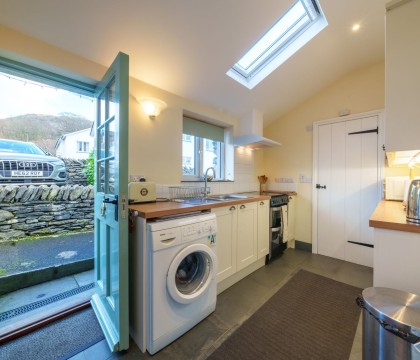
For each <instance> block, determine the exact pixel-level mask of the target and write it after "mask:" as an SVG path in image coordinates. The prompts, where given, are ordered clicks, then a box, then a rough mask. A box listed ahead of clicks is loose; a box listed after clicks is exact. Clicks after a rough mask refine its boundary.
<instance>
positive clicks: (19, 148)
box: [0, 141, 45, 155]
mask: <svg viewBox="0 0 420 360" xmlns="http://www.w3.org/2000/svg"><path fill="white" fill-rule="evenodd" d="M0 151H2V152H9V153H20V154H36V155H45V152H44V151H42V150H41V149H40V148H38V147H37V146H36V145H34V144H30V143H20V142H15V141H0Z"/></svg>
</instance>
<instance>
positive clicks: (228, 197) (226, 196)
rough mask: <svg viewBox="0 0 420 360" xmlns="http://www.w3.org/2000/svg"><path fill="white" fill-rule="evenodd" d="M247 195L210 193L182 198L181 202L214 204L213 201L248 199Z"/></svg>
mask: <svg viewBox="0 0 420 360" xmlns="http://www.w3.org/2000/svg"><path fill="white" fill-rule="evenodd" d="M248 198H249V196H246V195H238V194H224V195H211V196H207V197H206V198H192V199H184V200H183V202H184V203H186V204H193V205H201V204H214V203H215V202H220V201H229V200H240V199H248Z"/></svg>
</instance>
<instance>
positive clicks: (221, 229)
mask: <svg viewBox="0 0 420 360" xmlns="http://www.w3.org/2000/svg"><path fill="white" fill-rule="evenodd" d="M265 203H267V204H268V201H267V200H266V201H265ZM258 204H259V203H257V202H252V203H245V204H239V205H232V206H225V207H221V208H215V209H212V212H214V213H215V215H216V218H217V245H216V248H217V282H218V283H220V282H221V281H223V280H225V279H227V278H229V277H231V276H232V275H234V274H236V273H237V272H239V271H241V270H242V269H244V268H246V267H247V266H249V265H251V264H253V263H254V262H256V261H257V260H258ZM264 205H265V204H264ZM260 214H261V215H262V214H263V212H260ZM261 219H262V221H263V222H265V221H267V227H266V231H267V234H266V245H265V246H266V247H267V250H266V251H267V252H268V208H267V213H266V217H261ZM261 241H262V240H261Z"/></svg>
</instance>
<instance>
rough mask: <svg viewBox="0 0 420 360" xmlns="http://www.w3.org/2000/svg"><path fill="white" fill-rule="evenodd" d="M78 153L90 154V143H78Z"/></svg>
mask: <svg viewBox="0 0 420 360" xmlns="http://www.w3.org/2000/svg"><path fill="white" fill-rule="evenodd" d="M77 152H79V153H88V152H89V142H88V141H77Z"/></svg>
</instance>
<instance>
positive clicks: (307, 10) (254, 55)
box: [226, 0, 328, 89]
mask: <svg viewBox="0 0 420 360" xmlns="http://www.w3.org/2000/svg"><path fill="white" fill-rule="evenodd" d="M327 25H328V23H327V20H326V19H325V17H324V15H323V13H322V11H321V7H320V6H319V4H318V2H317V0H298V1H296V2H295V3H294V4H293V6H292V7H291V8H290V9H289V10H288V11H287V12H286V13H285V14H283V16H282V17H281V18H280V20H279V21H277V22H276V23H275V24H274V25H273V26H272V27H271V29H269V30H268V31H267V32H266V33H265V35H263V36H262V37H261V38H260V40H258V41H257V42H256V43H255V44H254V45H253V46H252V47H251V48H250V49H249V50H248V51H247V52H246V53H245V55H244V56H242V58H241V59H239V61H238V62H237V63H236V64H235V65H233V66H232V68H231V69H229V71H228V72H227V73H226V74H227V75H229V76H230V77H232V78H233V79H235V80H236V81H238V82H239V83H241V84H242V85H244V86H246V87H247V88H249V89H252V88H253V87H254V86H256V85H257V84H258V83H259V82H260V81H262V80H263V79H264V78H265V77H266V76H268V75H269V74H270V73H271V72H272V71H273V70H275V69H276V68H277V67H278V66H280V65H281V64H282V63H283V62H285V61H286V60H287V59H288V58H289V57H291V56H292V55H293V54H294V53H295V52H297V51H298V50H299V49H300V48H301V47H303V46H304V45H305V44H306V43H307V42H309V41H310V40H311V39H312V38H313V37H314V36H315V35H317V34H318V33H319V32H320V31H321V30H322V29H324V28H325V27H326V26H327Z"/></svg>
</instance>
